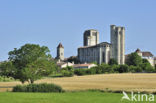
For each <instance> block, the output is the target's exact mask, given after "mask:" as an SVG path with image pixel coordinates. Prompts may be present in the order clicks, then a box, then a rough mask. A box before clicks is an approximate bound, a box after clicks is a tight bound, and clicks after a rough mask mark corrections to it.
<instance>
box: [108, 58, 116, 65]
mask: <svg viewBox="0 0 156 103" xmlns="http://www.w3.org/2000/svg"><path fill="white" fill-rule="evenodd" d="M108 64H109V65H118V62H117V61H116V60H115V59H113V58H111V59H110V60H109V62H108Z"/></svg>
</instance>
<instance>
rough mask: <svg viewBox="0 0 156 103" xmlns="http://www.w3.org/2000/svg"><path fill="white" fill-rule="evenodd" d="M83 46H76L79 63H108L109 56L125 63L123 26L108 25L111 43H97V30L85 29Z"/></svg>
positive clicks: (119, 62)
mask: <svg viewBox="0 0 156 103" xmlns="http://www.w3.org/2000/svg"><path fill="white" fill-rule="evenodd" d="M83 40H84V41H83V42H84V46H83V47H79V48H78V59H79V61H80V62H81V63H91V62H97V63H98V64H101V63H108V62H109V60H110V59H111V58H113V59H115V60H116V61H117V62H118V64H124V63H125V28H124V27H117V26H115V25H111V26H110V40H111V43H108V42H101V43H99V32H98V31H97V30H93V29H91V30H86V31H85V32H84V38H83Z"/></svg>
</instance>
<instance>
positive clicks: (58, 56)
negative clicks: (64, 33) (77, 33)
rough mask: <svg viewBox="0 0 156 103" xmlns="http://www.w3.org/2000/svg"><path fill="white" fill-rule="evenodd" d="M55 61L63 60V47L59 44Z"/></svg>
mask: <svg viewBox="0 0 156 103" xmlns="http://www.w3.org/2000/svg"><path fill="white" fill-rule="evenodd" d="M56 59H59V60H61V61H63V60H64V47H63V45H62V44H61V43H59V45H58V46H57V56H56Z"/></svg>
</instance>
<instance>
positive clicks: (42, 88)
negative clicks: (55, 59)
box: [12, 83, 64, 92]
mask: <svg viewBox="0 0 156 103" xmlns="http://www.w3.org/2000/svg"><path fill="white" fill-rule="evenodd" d="M12 91H13V92H64V90H63V89H62V88H61V87H60V86H58V85H55V84H46V83H42V84H29V85H17V86H15V87H13V90H12Z"/></svg>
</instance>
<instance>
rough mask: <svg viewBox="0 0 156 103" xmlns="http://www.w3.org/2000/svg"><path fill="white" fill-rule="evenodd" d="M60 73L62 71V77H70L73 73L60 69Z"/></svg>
mask: <svg viewBox="0 0 156 103" xmlns="http://www.w3.org/2000/svg"><path fill="white" fill-rule="evenodd" d="M61 73H62V76H64V77H72V76H73V75H74V73H73V72H71V71H67V70H62V71H61Z"/></svg>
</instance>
